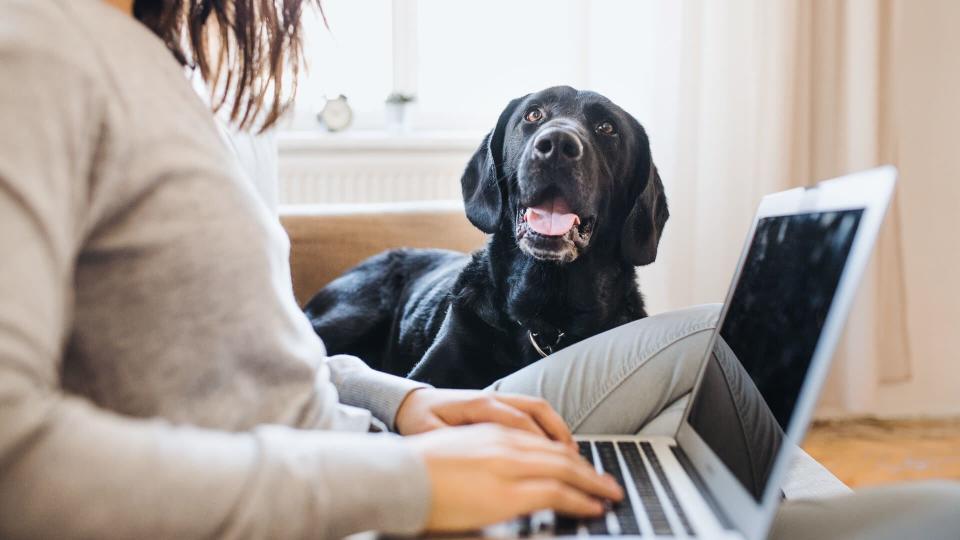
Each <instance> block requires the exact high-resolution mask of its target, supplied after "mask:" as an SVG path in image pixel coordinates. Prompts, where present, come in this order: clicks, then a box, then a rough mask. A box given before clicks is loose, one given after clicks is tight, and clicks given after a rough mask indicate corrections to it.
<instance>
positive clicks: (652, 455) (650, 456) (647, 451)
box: [640, 442, 694, 536]
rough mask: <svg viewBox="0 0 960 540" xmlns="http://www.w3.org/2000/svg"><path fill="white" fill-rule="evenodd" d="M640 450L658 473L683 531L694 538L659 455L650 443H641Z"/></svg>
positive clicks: (688, 521)
mask: <svg viewBox="0 0 960 540" xmlns="http://www.w3.org/2000/svg"><path fill="white" fill-rule="evenodd" d="M640 448H641V449H643V455H645V456H647V461H649V462H650V466H651V467H653V472H654V473H656V475H657V478H659V479H660V485H661V486H663V490H664V491H665V492H666V493H667V498H668V499H670V504H672V505H673V510H674V511H675V512H676V513H677V517H679V518H680V523H681V524H682V525H683V530H684V531H686V533H687V534H688V535H689V536H693V535H694V533H693V527H691V526H690V520H688V519H687V514H686V513H684V511H683V507H682V506H680V501H678V500H677V494H676V493H674V492H673V486H671V485H670V482H668V481H667V474H666V473H665V472H663V467H662V466H661V465H660V459H659V458H657V453H656V452H655V451H654V450H653V446H652V445H651V444H650V443H647V442H641V443H640Z"/></svg>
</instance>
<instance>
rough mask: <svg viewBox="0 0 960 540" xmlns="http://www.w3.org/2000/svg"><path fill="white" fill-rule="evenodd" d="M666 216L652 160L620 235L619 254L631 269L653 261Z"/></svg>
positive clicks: (667, 214)
mask: <svg viewBox="0 0 960 540" xmlns="http://www.w3.org/2000/svg"><path fill="white" fill-rule="evenodd" d="M648 155H649V154H648ZM668 217H670V211H669V210H668V209H667V197H666V195H664V193H663V182H662V181H661V180H660V173H658V172H657V166H656V165H654V164H653V159H652V158H651V159H650V169H649V172H648V173H647V182H646V185H645V186H644V188H643V191H641V192H640V195H639V196H638V197H637V200H636V201H635V202H634V203H633V208H631V209H630V213H629V214H628V215H627V220H626V222H625V223H624V224H623V231H622V232H621V234H620V254H621V255H622V256H623V258H624V260H626V261H627V262H629V263H630V264H632V265H634V266H644V265H647V264H650V263H652V262H653V261H655V260H656V259H657V246H658V245H659V244H660V235H661V234H663V226H664V225H666V223H667V218H668Z"/></svg>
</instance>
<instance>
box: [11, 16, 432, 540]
mask: <svg viewBox="0 0 960 540" xmlns="http://www.w3.org/2000/svg"><path fill="white" fill-rule="evenodd" d="M12 24H13V27H10V26H9V25H6V26H4V25H0V26H2V28H0V81H4V83H3V84H0V125H2V127H3V129H0V253H2V254H3V255H2V256H0V298H2V299H3V300H2V302H0V537H3V538H12V537H16V538H19V537H36V538H73V537H76V538H157V537H160V538H201V537H202V538H209V537H257V538H273V537H277V538H280V537H283V538H301V537H303V538H305V537H308V536H309V537H323V538H336V537H342V536H344V535H346V534H350V533H353V532H357V531H361V530H368V529H377V530H382V531H385V532H391V533H413V532H416V531H418V530H419V529H421V528H422V526H423V524H424V523H425V521H426V514H427V509H428V506H429V497H430V492H429V489H430V488H429V482H428V480H427V474H426V470H425V466H424V464H423V462H422V460H421V459H420V458H419V457H418V456H417V455H416V454H414V453H413V452H412V451H411V450H409V448H408V447H407V446H406V445H405V444H403V443H402V441H401V440H400V439H399V438H398V437H395V436H391V435H369V434H341V433H329V432H316V431H313V432H309V431H302V430H295V429H291V428H286V427H277V426H265V427H261V428H258V429H255V430H252V431H249V432H241V433H227V432H219V431H214V430H203V429H197V428H192V427H185V426H175V425H171V424H169V423H166V422H163V421H159V420H144V419H135V418H130V417H125V416H121V415H118V414H115V413H112V412H110V411H107V410H104V409H101V408H98V407H96V406H95V405H93V404H92V403H90V402H88V401H86V400H84V399H82V398H79V397H76V396H72V395H69V394H67V393H65V392H64V391H63V390H62V388H61V386H60V384H59V369H60V363H61V362H62V355H63V350H64V347H65V344H66V342H67V340H68V339H69V334H70V328H71V312H72V302H73V292H72V286H73V278H72V275H73V272H74V268H75V260H76V258H77V257H78V256H80V253H81V247H82V244H83V238H84V236H85V234H86V233H85V231H87V230H88V227H89V224H87V223H86V220H87V219H88V216H87V215H86V212H87V210H86V204H85V203H86V201H87V196H88V186H87V184H88V182H89V178H90V177H91V167H92V166H93V165H92V163H94V159H93V156H95V155H99V153H101V152H102V151H103V148H102V147H101V145H102V143H101V141H102V137H103V133H104V130H105V129H106V128H105V127H104V125H105V122H106V120H105V118H106V112H105V111H106V110H107V106H108V102H107V100H106V97H105V96H104V95H100V94H102V93H103V92H101V91H99V90H98V89H99V88H101V86H99V83H100V81H98V80H97V79H96V77H93V76H91V75H90V74H88V73H86V72H84V71H83V70H82V69H81V68H79V67H77V66H76V64H75V63H74V62H71V61H70V59H69V55H68V54H66V53H63V54H57V51H50V50H48V49H43V48H42V47H34V46H30V47H27V46H24V45H22V43H23V42H24V40H17V39H14V38H15V37H16V36H15V35H14V36H13V37H11V32H10V30H11V28H12V29H13V31H14V33H15V30H16V26H17V23H16V21H14V22H13V23H12ZM26 42H27V43H30V42H29V40H27V41H26ZM12 81H16V83H15V84H14V83H12ZM383 486H390V489H383Z"/></svg>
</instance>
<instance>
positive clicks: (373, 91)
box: [291, 0, 682, 132]
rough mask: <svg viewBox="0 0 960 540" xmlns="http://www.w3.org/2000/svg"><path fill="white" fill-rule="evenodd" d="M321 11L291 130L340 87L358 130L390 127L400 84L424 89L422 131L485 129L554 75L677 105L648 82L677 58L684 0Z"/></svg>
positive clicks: (638, 103) (429, 3)
mask: <svg viewBox="0 0 960 540" xmlns="http://www.w3.org/2000/svg"><path fill="white" fill-rule="evenodd" d="M324 9H325V11H326V14H327V19H328V21H329V24H330V30H329V31H328V30H326V29H325V28H324V27H323V24H322V22H321V21H320V20H319V17H315V16H310V17H308V20H307V21H306V28H305V30H306V39H307V45H306V54H307V61H308V62H309V63H310V65H311V69H310V71H309V73H308V74H307V75H306V76H305V77H304V79H303V80H302V82H301V87H300V94H299V96H298V98H297V103H296V108H295V113H294V118H293V120H292V122H291V127H292V128H294V129H310V130H312V129H316V127H317V122H316V113H317V112H318V111H319V110H320V109H321V108H322V106H323V101H324V100H323V97H324V96H325V95H327V96H333V95H337V94H341V93H342V94H343V95H345V96H347V98H348V100H349V103H350V106H351V108H352V109H353V111H354V121H353V124H352V127H351V130H382V129H383V128H384V127H385V106H384V100H385V98H386V97H387V95H388V94H390V93H391V92H395V91H396V92H401V93H406V94H413V95H415V96H416V98H417V101H416V104H415V106H414V107H413V110H412V118H411V123H412V126H413V128H414V129H417V130H424V131H460V132H463V131H466V132H482V131H486V130H488V129H489V128H490V127H491V124H492V122H494V121H495V119H496V117H497V115H498V114H499V112H500V110H501V109H502V108H503V106H504V105H506V103H507V102H508V101H509V100H510V99H511V98H513V97H516V96H519V95H523V94H524V93H527V92H530V91H534V90H538V89H541V88H545V87H547V86H552V85H556V84H569V85H572V86H576V87H579V88H590V89H593V90H597V91H600V92H602V93H604V94H606V95H608V96H609V97H610V98H611V99H613V100H614V101H616V102H618V103H619V104H621V105H622V106H624V107H625V108H627V109H628V110H630V111H631V112H633V113H634V114H635V115H637V116H638V117H639V118H641V119H643V118H645V117H649V116H650V115H654V116H655V115H657V113H658V109H661V108H663V107H670V106H672V105H671V104H670V103H666V104H665V103H653V100H652V98H651V96H653V95H654V92H652V91H651V90H652V85H655V84H657V81H658V79H659V78H660V77H658V75H659V74H660V71H661V70H669V69H676V66H677V65H679V54H680V51H679V46H678V43H679V38H678V36H679V31H678V29H679V25H680V21H681V9H682V8H681V5H680V3H679V2H652V1H638V0H593V1H591V0H551V1H550V2H544V1H533V0H457V1H451V0H324ZM674 30H677V31H674ZM671 36H672V37H671ZM663 78H664V79H666V78H667V77H663Z"/></svg>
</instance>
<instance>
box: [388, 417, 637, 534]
mask: <svg viewBox="0 0 960 540" xmlns="http://www.w3.org/2000/svg"><path fill="white" fill-rule="evenodd" d="M405 441H406V444H409V445H410V446H411V447H412V448H413V449H414V451H415V452H417V453H418V454H419V455H420V456H422V457H423V459H424V462H425V463H426V465H427V471H428V474H429V476H430V484H431V487H432V490H433V494H432V497H431V509H430V516H429V518H428V523H427V530H429V531H433V532H439V531H443V532H453V531H467V530H473V529H477V528H480V527H483V526H485V525H489V524H493V523H497V522H501V521H505V520H508V519H511V518H514V517H517V516H520V515H523V514H528V513H531V512H534V511H536V510H542V509H547V508H550V509H554V510H557V511H558V512H562V513H564V514H569V515H575V516H582V517H592V516H598V515H601V514H602V513H603V512H604V504H603V503H602V502H601V501H602V500H614V501H619V500H621V499H622V498H623V490H622V489H621V488H620V486H619V485H617V482H616V481H615V480H614V479H613V478H612V477H610V476H609V475H605V474H598V473H597V472H596V470H595V468H594V467H593V466H592V465H591V464H589V463H587V462H586V461H585V460H584V459H583V458H581V457H580V456H579V454H578V453H577V451H576V450H575V449H573V448H572V447H571V446H569V445H567V444H563V443H559V442H555V441H550V440H547V439H545V438H543V437H538V436H535V435H531V434H529V433H526V432H522V431H518V430H512V429H507V428H503V427H499V426H493V425H480V426H469V427H458V428H445V429H439V430H436V431H431V432H429V433H425V434H423V435H417V436H413V437H408V438H406V439H405Z"/></svg>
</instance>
